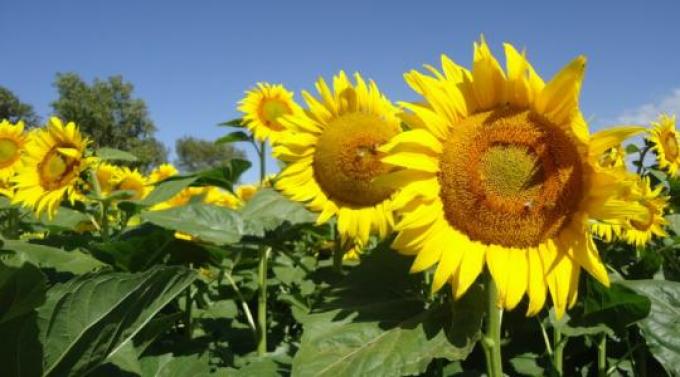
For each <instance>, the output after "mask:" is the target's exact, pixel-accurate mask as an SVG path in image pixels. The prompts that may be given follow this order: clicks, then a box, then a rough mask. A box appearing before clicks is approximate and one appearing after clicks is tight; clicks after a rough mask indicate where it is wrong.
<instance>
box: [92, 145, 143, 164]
mask: <svg viewBox="0 0 680 377" xmlns="http://www.w3.org/2000/svg"><path fill="white" fill-rule="evenodd" d="M95 155H96V156H97V157H99V158H101V159H102V160H107V161H128V162H135V161H137V157H136V156H135V155H133V154H132V153H130V152H125V151H121V150H120V149H115V148H109V147H103V148H99V149H97V151H96V152H95Z"/></svg>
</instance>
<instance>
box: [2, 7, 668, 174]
mask: <svg viewBox="0 0 680 377" xmlns="http://www.w3.org/2000/svg"><path fill="white" fill-rule="evenodd" d="M679 15H680V2H677V1H665V2H655V3H651V2H647V3H643V2H638V3H636V4H634V3H633V2H623V1H611V2H606V1H589V2H586V1H571V2H561V3H558V2H549V1H541V2H538V1H537V2H524V3H520V2H517V1H514V2H496V3H494V2H491V1H485V2H472V1H467V2H464V1H428V2H425V1H421V2H405V1H396V0H394V1H368V0H364V1H354V0H351V1H333V2H331V1H295V2H294V1H266V0H260V1H257V2H242V1H241V2H237V1H216V0H215V1H193V2H189V1H131V0H118V1H100V0H77V1H68V0H64V1H33V0H22V1H19V0H1V1H0V51H3V54H2V57H0V85H3V86H6V87H8V88H10V89H11V90H13V91H14V92H15V93H16V94H17V95H18V96H19V97H20V98H21V99H22V100H23V101H25V102H28V103H31V104H33V105H34V106H35V108H36V110H37V112H38V113H39V114H40V115H41V116H43V117H45V116H47V115H49V113H50V106H49V103H50V102H51V101H52V100H54V99H55V96H56V93H55V90H54V88H53V87H52V82H53V80H54V76H55V73H57V72H69V71H73V72H77V73H79V74H80V75H81V76H83V77H84V78H85V79H86V80H92V79H93V78H95V77H108V76H110V75H114V74H122V75H123V76H124V77H125V79H127V80H129V81H131V82H132V83H133V84H134V85H135V93H136V95H137V96H138V97H141V98H143V99H144V100H145V101H146V102H147V104H148V106H149V111H150V114H151V117H152V118H153V120H154V122H155V123H156V126H157V127H158V134H157V136H158V137H159V138H160V139H161V140H162V141H163V142H164V143H165V144H166V145H167V146H169V147H173V146H174V140H175V139H177V138H179V137H181V136H185V135H191V136H196V137H201V138H206V139H214V138H216V137H218V136H220V135H222V134H223V133H224V132H225V130H224V129H223V128H219V127H216V126H215V125H216V124H217V123H219V122H220V121H223V120H227V119H232V118H234V117H236V116H238V115H239V114H238V113H237V111H236V102H237V101H238V100H239V99H240V98H241V97H242V96H243V92H244V90H246V89H247V88H249V87H251V86H252V85H253V84H254V83H256V82H258V81H270V82H279V83H283V84H285V85H286V86H287V87H288V88H290V89H292V90H294V91H296V92H297V91H299V90H301V89H311V88H312V87H313V82H314V80H315V79H316V78H317V77H318V76H320V75H322V76H325V77H329V76H331V75H333V74H334V73H336V72H337V71H338V70H340V69H344V70H346V71H348V72H353V71H359V72H361V73H362V74H363V75H365V76H367V77H370V78H373V79H374V80H376V81H377V83H378V85H379V86H380V88H381V89H382V90H383V91H384V92H385V93H386V94H387V96H388V97H390V98H391V99H393V100H409V99H414V98H415V97H414V94H413V93H412V92H411V91H410V90H409V89H408V87H407V86H406V84H405V83H404V81H403V79H402V74H403V73H404V72H405V71H407V70H409V69H412V68H418V67H420V66H421V65H422V64H425V63H433V64H438V61H439V56H440V54H442V53H446V54H447V55H449V56H451V57H452V58H453V59H454V60H455V61H457V62H458V63H460V64H463V65H466V66H469V64H470V61H471V55H472V42H473V41H474V40H476V39H478V38H479V35H480V34H481V33H484V35H485V36H486V38H487V41H488V42H489V43H490V45H491V47H492V49H493V51H494V52H496V54H497V55H500V54H501V52H502V46H501V44H502V43H503V42H511V43H513V44H514V45H515V46H517V47H518V48H523V47H526V48H527V51H528V55H529V58H530V59H531V61H532V63H533V64H534V66H535V67H536V69H537V70H538V72H539V73H540V74H541V75H542V76H543V77H544V78H549V77H550V76H552V75H553V74H554V73H555V72H556V71H558V70H559V69H560V68H561V67H562V66H563V65H565V64H566V63H567V62H569V61H570V60H571V59H573V58H574V57H576V56H577V55H579V54H584V55H586V56H587V57H588V63H589V67H588V71H587V76H586V81H585V84H584V87H583V92H582V97H581V103H582V109H583V112H584V114H585V115H586V117H587V118H588V119H591V125H592V127H593V128H598V127H601V126H602V125H604V124H609V123H613V122H619V121H646V120H648V119H649V117H650V116H653V114H654V113H655V112H658V111H670V112H673V111H677V112H680V69H679V68H678V67H680V64H679V63H680V32H679V30H678V27H677V26H676V25H677V22H678V17H679ZM244 148H245V145H244ZM249 153H250V152H249ZM255 177H256V173H255V172H254V171H251V172H249V173H247V175H246V176H245V179H244V180H245V181H250V180H254V179H255Z"/></svg>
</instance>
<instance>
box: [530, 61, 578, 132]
mask: <svg viewBox="0 0 680 377" xmlns="http://www.w3.org/2000/svg"><path fill="white" fill-rule="evenodd" d="M585 67H586V58H585V57H584V56H579V57H578V58H576V59H574V60H573V61H572V62H571V63H569V64H568V65H567V66H566V67H565V68H563V69H562V70H561V71H560V72H559V73H558V74H557V76H555V77H554V78H553V79H552V80H550V82H549V83H548V84H547V85H546V86H545V88H543V90H542V91H541V93H540V94H539V96H538V98H537V99H536V103H535V109H536V111H537V112H538V113H539V114H545V115H547V117H548V119H550V120H551V121H553V122H554V123H555V124H558V125H563V124H567V123H569V122H570V121H571V119H572V117H573V116H574V114H575V113H576V112H578V97H579V93H580V91H581V82H582V81H583V75H584V72H585Z"/></svg>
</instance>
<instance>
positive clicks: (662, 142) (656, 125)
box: [649, 115, 680, 177]
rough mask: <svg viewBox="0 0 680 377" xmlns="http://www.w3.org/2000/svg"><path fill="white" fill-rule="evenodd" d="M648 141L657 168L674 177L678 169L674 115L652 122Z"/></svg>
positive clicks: (679, 150)
mask: <svg viewBox="0 0 680 377" xmlns="http://www.w3.org/2000/svg"><path fill="white" fill-rule="evenodd" d="M649 140H650V141H651V142H652V145H653V146H652V150H654V152H656V157H657V160H658V162H659V167H660V168H661V169H665V170H667V171H668V173H669V174H670V175H671V176H674V177H675V176H676V175H677V174H678V167H680V145H679V144H678V131H677V130H676V129H675V115H674V116H668V115H661V116H660V117H659V119H658V120H657V121H656V122H652V129H651V130H650V132H649Z"/></svg>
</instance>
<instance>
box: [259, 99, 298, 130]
mask: <svg viewBox="0 0 680 377" xmlns="http://www.w3.org/2000/svg"><path fill="white" fill-rule="evenodd" d="M290 112H291V111H290V108H288V105H286V103H285V102H283V101H281V100H278V99H275V98H271V99H265V100H264V102H263V103H262V105H261V107H260V114H261V116H262V119H264V122H265V123H266V124H267V127H269V128H271V129H273V130H276V131H281V130H283V129H284V127H283V126H282V125H281V124H280V123H279V122H278V120H277V119H278V118H279V117H280V116H282V115H286V114H290Z"/></svg>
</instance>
